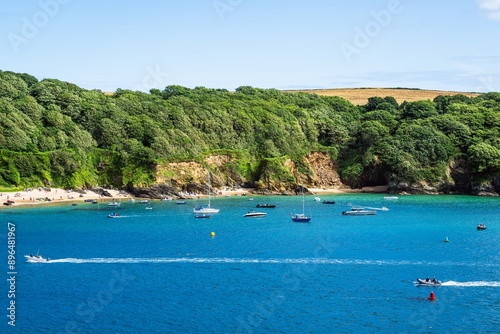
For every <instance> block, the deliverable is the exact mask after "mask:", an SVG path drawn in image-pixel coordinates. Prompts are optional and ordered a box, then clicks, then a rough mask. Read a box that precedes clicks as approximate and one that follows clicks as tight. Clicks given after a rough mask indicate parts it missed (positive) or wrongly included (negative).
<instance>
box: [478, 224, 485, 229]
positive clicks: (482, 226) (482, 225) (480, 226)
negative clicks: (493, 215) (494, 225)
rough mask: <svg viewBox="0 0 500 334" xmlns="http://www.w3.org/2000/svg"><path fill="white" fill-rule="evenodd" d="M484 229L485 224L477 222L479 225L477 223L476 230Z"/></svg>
mask: <svg viewBox="0 0 500 334" xmlns="http://www.w3.org/2000/svg"><path fill="white" fill-rule="evenodd" d="M486 229H487V227H486V225H484V224H479V225H477V230H478V231H482V230H486Z"/></svg>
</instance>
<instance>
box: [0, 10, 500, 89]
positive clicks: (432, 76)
mask: <svg viewBox="0 0 500 334" xmlns="http://www.w3.org/2000/svg"><path fill="white" fill-rule="evenodd" d="M0 18H1V20H0V36H2V38H1V42H0V43H1V44H0V46H1V49H2V52H0V70H3V71H14V72H21V73H28V74H31V75H33V76H35V77H37V78H38V79H39V80H41V79H44V78H54V79H59V80H63V81H68V82H71V83H75V84H77V85H78V86H80V87H83V88H86V89H100V90H102V91H110V92H112V91H116V89H118V88H122V89H132V90H141V91H149V90H150V89H151V88H158V89H161V90H162V89H164V88H165V86H167V85H181V86H185V87H190V88H194V87H196V86H204V87H208V88H225V89H229V90H234V89H235V88H237V87H239V86H253V87H260V88H277V89H314V88H359V87H387V88H391V87H405V88H420V89H435V90H451V91H463V92H488V91H496V92H499V91H500V43H499V42H498V41H499V40H500V38H499V37H500V0H460V1H430V0H420V1H414V0H381V1H379V0H371V1H370V0H352V1H332V0H308V1H305V0H287V1H285V0H274V1H264V0H253V1H250V0H192V1H173V0H163V1H162V0H145V1H130V0H124V1H96V0H86V1H78V0H38V1H31V0H27V1H8V2H4V3H3V5H2V8H1V9H0Z"/></svg>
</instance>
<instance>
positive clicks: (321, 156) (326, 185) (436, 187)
mask: <svg viewBox="0 0 500 334" xmlns="http://www.w3.org/2000/svg"><path fill="white" fill-rule="evenodd" d="M236 165H237V161H236V158H235V157H231V156H230V155H212V156H208V157H206V158H205V159H204V161H202V162H195V161H190V162H175V163H168V164H164V165H161V166H157V173H156V174H157V175H156V184H155V185H154V186H152V187H132V188H130V189H127V190H128V191H129V192H130V193H132V194H133V195H134V196H136V197H139V198H141V197H144V198H158V199H160V198H184V197H185V196H186V194H201V195H204V194H207V193H208V190H209V179H208V177H209V175H210V184H211V189H212V191H214V190H222V189H239V188H253V191H252V192H253V193H255V194H261V195H285V196H291V195H296V194H297V189H300V186H302V185H303V186H304V187H305V189H308V188H322V189H342V188H344V189H349V188H350V185H349V184H346V183H344V182H342V179H341V177H340V174H339V166H338V163H337V162H336V161H334V160H333V159H331V157H330V156H329V155H328V154H326V153H321V152H314V153H311V154H309V155H307V156H305V158H304V160H303V161H300V162H299V163H297V162H294V161H293V160H291V159H289V158H283V159H281V160H280V159H273V160H266V161H264V162H263V163H261V164H260V165H259V167H258V168H256V171H254V172H253V173H250V176H248V175H247V176H245V175H244V174H243V173H241V172H239V171H238V168H236V167H235V166H236ZM384 177H387V178H388V180H387V181H384V180H385V179H384ZM384 177H380V180H379V181H377V182H378V183H377V184H374V183H373V179H372V180H371V182H372V183H370V184H362V182H358V183H357V186H358V187H359V186H361V187H365V186H371V187H375V186H387V192H388V193H391V194H402V193H403V194H427V195H431V194H432V195H437V194H473V195H479V196H498V195H499V193H500V178H498V177H496V178H495V177H493V178H492V180H490V181H483V182H479V181H474V179H473V178H472V177H471V172H470V170H469V168H468V165H467V162H466V161H465V160H463V159H457V160H453V161H452V162H450V164H449V166H448V168H447V173H446V177H445V178H444V179H442V180H439V181H436V182H424V181H419V182H410V181H406V180H398V181H396V180H391V179H390V174H387V176H384ZM384 182H386V184H383V183H384Z"/></svg>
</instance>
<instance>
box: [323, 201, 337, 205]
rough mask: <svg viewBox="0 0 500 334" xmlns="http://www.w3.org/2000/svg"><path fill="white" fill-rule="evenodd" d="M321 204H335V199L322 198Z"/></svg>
mask: <svg viewBox="0 0 500 334" xmlns="http://www.w3.org/2000/svg"><path fill="white" fill-rule="evenodd" d="M322 203H323V204H335V201H329V200H324V201H323V202H322Z"/></svg>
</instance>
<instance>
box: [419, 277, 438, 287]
mask: <svg viewBox="0 0 500 334" xmlns="http://www.w3.org/2000/svg"><path fill="white" fill-rule="evenodd" d="M417 284H418V285H428V286H437V285H441V281H438V280H437V279H436V277H434V278H433V279H430V278H429V277H427V278H426V279H421V278H417Z"/></svg>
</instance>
